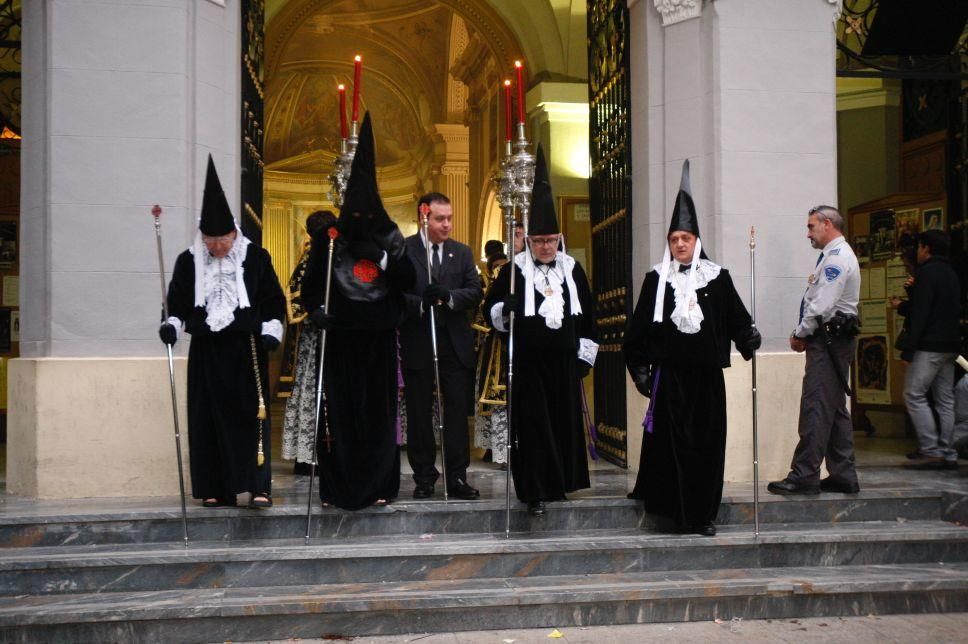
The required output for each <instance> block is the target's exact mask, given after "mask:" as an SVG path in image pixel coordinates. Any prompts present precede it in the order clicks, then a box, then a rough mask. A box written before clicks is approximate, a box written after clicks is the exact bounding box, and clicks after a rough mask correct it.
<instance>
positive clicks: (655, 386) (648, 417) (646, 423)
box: [642, 367, 662, 434]
mask: <svg viewBox="0 0 968 644" xmlns="http://www.w3.org/2000/svg"><path fill="white" fill-rule="evenodd" d="M661 375H662V367H656V368H655V378H653V379H652V395H651V396H649V408H648V409H647V410H646V411H645V420H643V421H642V427H645V431H647V432H648V433H650V434H651V433H652V415H653V413H654V411H655V394H656V392H657V391H658V390H659V376H661Z"/></svg>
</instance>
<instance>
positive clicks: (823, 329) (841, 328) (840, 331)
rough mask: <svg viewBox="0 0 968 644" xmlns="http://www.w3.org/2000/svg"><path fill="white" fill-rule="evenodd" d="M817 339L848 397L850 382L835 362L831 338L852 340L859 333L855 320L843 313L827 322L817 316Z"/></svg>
mask: <svg viewBox="0 0 968 644" xmlns="http://www.w3.org/2000/svg"><path fill="white" fill-rule="evenodd" d="M816 320H817V337H819V338H820V340H821V341H822V342H823V346H824V348H825V349H826V350H827V356H828V357H829V358H830V362H831V364H833V366H834V373H836V374H837V379H838V380H840V385H841V386H842V387H843V388H844V392H845V393H846V394H847V395H848V396H850V395H853V392H852V391H851V389H850V382H849V381H848V380H847V374H845V373H844V371H843V369H842V368H841V366H840V363H839V362H838V361H837V357H836V356H835V355H834V348H833V341H832V338H833V337H842V338H852V337H854V336H855V335H857V333H859V332H860V330H859V328H858V325H857V321H856V318H854V319H850V318H848V317H847V316H846V315H844V314H843V313H840V312H838V313H836V314H835V315H834V317H833V318H831V319H830V321H829V322H824V321H823V317H822V316H819V315H818V316H817V317H816Z"/></svg>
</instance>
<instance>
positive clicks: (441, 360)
mask: <svg viewBox="0 0 968 644" xmlns="http://www.w3.org/2000/svg"><path fill="white" fill-rule="evenodd" d="M425 212H426V216H427V221H428V224H427V236H428V237H429V238H430V247H431V275H432V280H431V279H430V277H428V275H427V246H426V243H425V241H426V240H425V239H424V233H423V228H422V220H423V216H424V213H425ZM417 213H418V217H420V222H421V230H420V232H419V233H417V234H416V235H413V236H411V237H408V238H407V241H406V254H407V257H408V258H409V259H410V261H411V262H413V265H414V269H415V270H416V273H417V279H416V282H415V283H414V286H413V288H412V289H411V290H410V291H409V292H408V293H406V300H407V317H406V319H405V321H404V323H403V324H402V325H401V326H400V353H401V356H400V357H401V359H402V361H403V381H404V385H405V387H406V389H405V391H406V397H407V398H406V400H407V457H408V458H409V460H410V466H411V467H412V468H413V480H414V482H415V483H416V487H415V489H414V492H413V496H414V498H416V499H425V498H429V497H431V496H433V494H434V484H435V483H436V482H437V478H438V477H439V473H438V472H437V468H436V467H435V466H434V461H435V460H436V454H437V446H436V443H435V441H434V432H433V427H432V424H433V408H434V356H433V347H432V345H431V337H430V311H431V308H433V309H434V311H435V313H436V329H437V358H438V366H439V370H440V388H441V395H442V397H443V415H444V438H443V440H444V448H445V449H444V451H445V454H446V457H447V462H446V464H445V465H446V473H447V480H446V481H445V484H446V485H447V493H448V495H449V496H453V497H455V498H458V499H476V498H477V497H478V496H480V494H479V493H478V491H477V490H475V489H474V488H473V487H471V486H470V485H468V484H467V466H468V465H469V464H470V447H469V445H468V438H467V417H468V416H469V415H470V413H471V404H470V401H471V399H472V391H471V390H472V388H473V386H474V377H473V370H474V365H475V357H474V332H473V331H472V330H471V327H470V319H469V316H470V315H472V314H473V312H474V311H475V310H476V308H477V306H478V304H480V302H481V300H482V299H483V297H484V294H483V291H482V290H481V282H480V278H479V277H478V275H477V269H476V268H475V264H474V257H473V255H472V253H471V249H470V248H469V247H468V246H465V245H464V244H461V243H460V242H457V241H454V240H453V239H450V232H451V228H452V225H453V208H452V207H451V205H450V200H449V199H448V198H447V197H446V196H444V195H442V194H440V193H439V192H431V193H429V194H426V195H424V196H423V197H421V198H420V201H419V202H418V203H417ZM431 281H432V283H431Z"/></svg>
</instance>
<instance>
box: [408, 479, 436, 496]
mask: <svg viewBox="0 0 968 644" xmlns="http://www.w3.org/2000/svg"><path fill="white" fill-rule="evenodd" d="M433 495H434V486H433V485H421V484H419V483H418V484H417V487H415V488H413V498H415V499H429V498H430V497H432V496H433Z"/></svg>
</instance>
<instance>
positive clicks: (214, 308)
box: [189, 226, 252, 332]
mask: <svg viewBox="0 0 968 644" xmlns="http://www.w3.org/2000/svg"><path fill="white" fill-rule="evenodd" d="M235 230H236V236H235V243H233V244H232V249H231V250H230V251H229V252H228V254H227V255H226V256H225V257H224V258H222V259H216V258H215V257H213V256H212V254H211V253H209V252H208V248H206V247H205V244H204V243H203V242H202V233H201V232H200V231H199V232H198V233H196V235H195V243H194V244H193V245H192V248H190V249H189V250H190V252H191V253H192V255H194V258H193V259H194V261H195V306H204V307H205V313H206V318H205V322H206V324H208V326H209V328H210V329H211V330H212V331H215V332H218V331H221V330H222V329H224V328H225V327H227V326H229V325H230V324H232V322H233V321H234V320H235V309H237V308H239V309H247V308H249V306H250V303H249V294H248V292H247V291H246V288H245V281H244V279H243V277H244V270H245V269H244V267H243V266H242V262H244V261H245V256H246V253H247V252H248V248H249V244H251V243H252V242H251V241H249V239H248V238H246V237H245V235H243V234H242V231H241V230H240V229H239V227H238V226H236V228H235Z"/></svg>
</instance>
